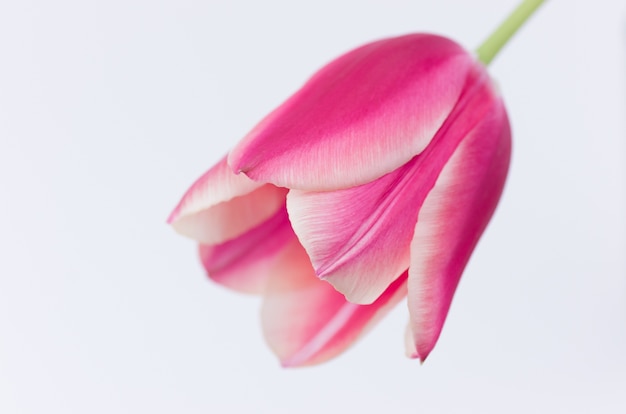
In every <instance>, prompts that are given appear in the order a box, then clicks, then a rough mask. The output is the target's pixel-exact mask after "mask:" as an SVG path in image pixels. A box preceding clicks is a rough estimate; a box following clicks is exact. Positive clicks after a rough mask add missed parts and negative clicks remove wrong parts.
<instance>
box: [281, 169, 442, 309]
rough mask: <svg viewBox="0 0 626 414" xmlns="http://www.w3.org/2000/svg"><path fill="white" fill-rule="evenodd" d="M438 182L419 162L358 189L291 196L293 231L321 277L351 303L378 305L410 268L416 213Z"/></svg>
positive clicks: (301, 192) (288, 207) (289, 199)
mask: <svg viewBox="0 0 626 414" xmlns="http://www.w3.org/2000/svg"><path fill="white" fill-rule="evenodd" d="M435 180H436V175H435V174H433V172H430V171H426V170H424V165H423V164H422V163H420V162H419V160H418V159H414V160H411V161H410V162H409V163H407V164H405V165H404V166H402V167H401V168H399V169H397V170H396V171H393V172H392V173H389V174H387V175H385V176H383V177H381V178H379V179H378V180H376V181H374V182H372V183H368V184H365V185H362V186H359V187H354V188H349V189H346V190H338V191H331V192H304V191H296V190H292V191H290V192H289V194H288V195H287V209H288V210H289V216H290V219H291V222H292V226H293V229H294V231H295V232H296V234H297V235H298V238H299V239H300V241H301V243H302V245H303V246H304V248H305V249H306V251H307V253H308V254H309V256H310V258H311V262H312V263H313V267H314V268H315V272H316V274H317V275H318V276H319V277H320V278H322V279H325V280H326V281H328V282H330V283H331V284H332V285H333V286H334V287H335V289H337V290H338V291H340V292H341V293H343V294H344V295H345V297H346V299H347V300H348V301H350V302H352V303H359V304H368V303H372V302H374V301H375V300H376V299H377V298H378V297H379V296H380V295H381V294H382V292H384V291H385V289H387V287H388V286H389V285H390V284H391V283H392V282H393V281H394V280H395V279H396V277H397V275H399V274H400V273H402V272H403V271H405V270H406V269H407V268H408V267H409V263H410V243H411V238H412V237H413V228H414V227H415V222H416V221H417V213H418V211H419V207H420V205H421V204H422V201H423V200H424V198H425V197H426V195H427V194H428V191H430V189H431V188H432V186H433V185H434V183H435Z"/></svg>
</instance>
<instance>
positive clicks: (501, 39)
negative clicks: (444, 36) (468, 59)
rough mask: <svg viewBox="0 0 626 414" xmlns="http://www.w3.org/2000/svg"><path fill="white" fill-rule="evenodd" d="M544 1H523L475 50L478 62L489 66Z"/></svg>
mask: <svg viewBox="0 0 626 414" xmlns="http://www.w3.org/2000/svg"><path fill="white" fill-rule="evenodd" d="M544 1H545V0H524V1H523V2H522V3H521V4H520V5H519V6H518V7H517V8H516V9H515V10H514V11H513V13H511V14H510V15H509V17H508V18H507V19H506V20H505V21H504V22H502V24H501V25H500V26H499V27H498V28H497V29H496V30H495V31H494V32H493V33H492V34H491V36H489V37H488V38H487V40H485V41H484V42H483V44H482V45H480V47H479V48H478V49H477V50H476V54H477V55H478V60H480V61H481V62H482V63H484V64H485V65H489V63H491V61H492V60H493V58H494V57H495V56H496V55H497V54H498V52H499V51H500V49H502V47H503V46H504V45H505V44H506V43H507V42H508V41H509V40H510V39H511V37H513V35H514V34H515V33H516V32H517V31H518V30H519V28H520V27H522V25H523V24H524V23H525V22H526V20H528V18H529V17H530V16H532V15H533V13H534V12H535V10H537V9H538V8H539V6H541V5H542V4H543V2H544Z"/></svg>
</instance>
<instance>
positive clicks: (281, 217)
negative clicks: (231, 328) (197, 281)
mask: <svg viewBox="0 0 626 414" xmlns="http://www.w3.org/2000/svg"><path fill="white" fill-rule="evenodd" d="M294 237H295V236H294V234H293V230H292V229H291V225H290V224H289V217H288V216H287V210H286V209H285V207H283V208H281V209H280V210H278V212H277V213H276V214H274V216H273V217H271V218H270V219H268V220H267V221H265V222H264V223H261V224H260V225H258V226H257V227H255V228H253V229H251V230H248V231H247V232H245V233H244V234H242V235H240V236H238V237H236V238H234V239H232V240H229V241H227V242H225V243H222V244H218V245H212V246H207V245H202V244H201V245H200V246H199V249H200V259H201V261H202V264H203V265H204V268H205V269H206V271H207V273H208V275H209V277H210V278H211V279H212V280H214V281H215V282H217V283H219V284H221V285H224V286H226V287H228V288H231V289H234V290H237V291H239V292H244V293H256V294H260V293H262V292H263V290H264V289H265V285H266V282H267V280H268V278H269V276H270V275H271V272H272V269H273V268H274V267H275V265H276V261H280V260H281V258H280V252H281V250H282V249H283V248H284V247H285V246H286V245H287V243H288V242H290V241H291V240H293V238H294Z"/></svg>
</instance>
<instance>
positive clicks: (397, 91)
mask: <svg viewBox="0 0 626 414" xmlns="http://www.w3.org/2000/svg"><path fill="white" fill-rule="evenodd" d="M476 65H477V64H476V62H475V61H474V59H473V57H472V56H470V55H469V54H468V53H467V52H465V51H464V50H463V49H462V48H461V47H460V46H459V45H457V44H456V43H454V42H452V41H451V40H448V39H446V38H442V37H439V36H434V35H427V34H412V35H407V36H402V37H396V38H391V39H385V40H381V41H377V42H373V43H370V44H367V45H365V46H362V47H360V48H358V49H356V50H353V51H351V52H349V53H347V54H345V55H343V56H341V57H339V58H338V59H336V60H335V61H333V62H331V63H330V64H328V65H327V66H325V67H324V68H322V69H321V70H320V71H318V72H317V73H316V74H315V75H314V76H313V77H312V78H311V79H310V80H309V81H308V82H307V83H306V84H305V85H304V86H303V87H302V88H301V89H300V90H299V91H298V92H296V93H295V94H294V95H293V96H292V97H291V98H289V99H288V100H287V101H286V102H285V103H284V104H282V105H281V106H279V107H278V108H277V109H276V110H274V111H273V112H272V113H271V114H270V115H268V116H267V117H266V118H265V119H264V120H262V121H261V122H260V123H259V124H258V125H257V126H256V127H255V128H254V129H253V130H252V131H251V132H250V133H249V134H248V135H247V136H246V137H245V138H244V139H243V140H242V141H241V142H240V143H239V144H238V145H237V146H236V147H235V148H234V149H233V151H232V152H231V153H230V155H229V159H228V162H229V164H230V165H231V167H232V168H233V169H234V170H235V171H236V172H239V171H243V172H244V173H246V174H247V175H248V176H249V177H251V178H252V179H254V180H258V181H264V182H271V183H273V184H276V185H278V186H281V187H288V188H296V189H302V190H334V189H339V188H348V187H353V186H355V185H360V184H364V183H366V182H369V181H372V180H374V179H376V178H378V177H380V176H382V175H383V174H386V173H388V172H391V171H393V170H394V169H396V168H398V167H400V166H401V165H403V164H404V163H406V162H407V161H409V160H410V159H411V158H412V157H413V156H414V155H416V154H419V153H420V152H421V151H422V150H423V149H424V148H425V147H426V146H427V145H428V143H429V142H430V140H431V139H432V137H433V136H434V135H435V132H436V131H437V130H438V129H439V128H440V127H441V125H442V124H443V122H444V121H445V120H446V118H447V117H448V115H449V114H450V112H451V111H452V109H453V108H454V106H455V104H456V102H457V100H458V99H459V96H460V95H461V93H462V91H463V87H464V85H465V80H466V77H467V73H468V72H470V71H471V70H472V68H473V67H475V66H476Z"/></svg>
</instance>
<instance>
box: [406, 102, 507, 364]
mask: <svg viewBox="0 0 626 414" xmlns="http://www.w3.org/2000/svg"><path fill="white" fill-rule="evenodd" d="M510 151H511V133H510V128H509V123H508V119H507V116H506V112H505V110H504V106H503V104H502V102H501V101H497V102H495V103H494V105H493V107H492V109H491V111H490V113H489V116H486V117H485V118H484V119H483V120H482V122H480V123H479V124H478V125H477V126H476V127H475V128H474V129H473V131H472V132H471V133H470V134H469V135H468V136H467V137H466V138H465V139H464V140H463V142H462V143H461V145H459V147H458V148H457V150H456V151H455V153H454V155H453V156H452V157H451V159H450V161H449V162H448V164H447V165H446V166H445V168H444V170H443V171H442V173H441V175H440V176H439V179H438V180H437V184H436V185H435V188H434V189H433V190H432V191H431V193H430V194H429V195H428V198H427V199H426V201H425V203H424V205H423V207H422V209H421V211H420V214H419V218H418V222H417V226H416V228H415V236H414V238H413V241H412V243H411V267H410V269H409V297H408V302H409V312H410V316H411V328H412V332H413V340H414V342H415V351H416V353H415V355H413V356H415V357H419V358H420V359H421V360H422V361H423V360H424V359H425V358H426V357H427V356H428V354H429V353H430V351H431V350H432V349H433V347H434V346H435V343H436V341H437V339H438V338H439V334H440V332H441V329H442V327H443V323H444V321H445V318H446V315H447V313H448V309H449V307H450V303H451V301H452V297H453V295H454V291H455V289H456V286H457V284H458V282H459V279H460V277H461V273H462V272H463V269H464V267H465V265H466V263H467V261H468V260H469V258H470V255H471V253H472V250H473V249H474V247H475V245H476V243H477V242H478V239H479V237H480V235H481V234H482V232H483V230H484V229H485V227H486V226H487V223H488V222H489V219H490V218H491V216H492V214H493V212H494V210H495V208H496V205H497V203H498V200H499V198H500V194H501V192H502V188H503V186H504V181H505V178H506V174H507V171H508V167H509V160H510Z"/></svg>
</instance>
